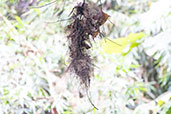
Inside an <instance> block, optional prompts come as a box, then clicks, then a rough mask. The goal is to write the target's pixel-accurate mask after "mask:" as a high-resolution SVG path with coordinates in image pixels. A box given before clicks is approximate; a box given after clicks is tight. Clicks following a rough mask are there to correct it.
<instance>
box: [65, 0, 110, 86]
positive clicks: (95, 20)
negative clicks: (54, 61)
mask: <svg viewBox="0 0 171 114" xmlns="http://www.w3.org/2000/svg"><path fill="white" fill-rule="evenodd" d="M108 17H109V16H108V15H107V14H106V13H104V12H103V11H102V9H101V8H100V7H98V6H97V5H96V4H95V3H85V1H84V2H83V3H79V4H78V5H77V6H75V7H74V8H73V10H72V12H71V18H72V23H71V24H69V25H68V26H67V29H68V31H69V35H68V36H67V38H68V40H69V50H70V59H71V63H70V65H69V67H68V69H69V70H70V71H71V72H73V73H74V74H76V76H77V77H78V78H79V79H80V82H81V84H82V85H84V86H85V87H86V88H88V87H89V86H90V77H91V76H92V75H93V69H94V68H93V63H92V62H93V60H92V58H91V56H90V55H89V48H91V45H90V44H91V39H94V38H95V37H96V36H97V35H98V34H99V33H100V26H101V25H103V24H104V23H105V22H106V20H107V19H108Z"/></svg>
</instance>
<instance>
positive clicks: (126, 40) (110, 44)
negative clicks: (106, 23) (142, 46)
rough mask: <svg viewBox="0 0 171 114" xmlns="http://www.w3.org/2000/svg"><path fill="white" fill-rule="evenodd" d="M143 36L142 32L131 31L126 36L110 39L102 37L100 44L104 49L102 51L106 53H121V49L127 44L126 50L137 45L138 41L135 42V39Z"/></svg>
mask: <svg viewBox="0 0 171 114" xmlns="http://www.w3.org/2000/svg"><path fill="white" fill-rule="evenodd" d="M144 36H145V34H144V33H142V32H141V33H131V34H129V35H128V36H127V37H123V38H117V39H114V40H112V41H110V40H106V39H104V40H102V41H101V45H102V48H103V49H104V52H105V53H107V54H121V53H123V50H124V49H125V48H126V47H127V46H128V44H131V45H130V48H129V50H128V51H130V50H131V49H132V48H134V47H136V46H138V45H139V43H137V42H136V41H137V40H140V39H141V38H143V37H144ZM114 42H115V43H116V44H115V43H114ZM117 44H119V45H117Z"/></svg>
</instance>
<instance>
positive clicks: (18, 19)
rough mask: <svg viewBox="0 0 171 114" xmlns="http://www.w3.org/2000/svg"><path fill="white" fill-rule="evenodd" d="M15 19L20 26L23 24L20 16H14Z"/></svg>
mask: <svg viewBox="0 0 171 114" xmlns="http://www.w3.org/2000/svg"><path fill="white" fill-rule="evenodd" d="M15 19H16V20H17V22H18V23H19V24H20V25H21V26H23V22H22V20H21V18H20V17H18V16H16V17H15Z"/></svg>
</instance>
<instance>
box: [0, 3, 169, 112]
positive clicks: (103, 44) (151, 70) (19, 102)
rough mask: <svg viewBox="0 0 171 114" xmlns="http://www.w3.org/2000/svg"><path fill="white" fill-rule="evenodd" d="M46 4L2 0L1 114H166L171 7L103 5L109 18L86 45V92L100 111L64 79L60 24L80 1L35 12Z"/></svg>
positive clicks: (66, 60) (62, 27) (64, 53)
mask: <svg viewBox="0 0 171 114" xmlns="http://www.w3.org/2000/svg"><path fill="white" fill-rule="evenodd" d="M51 2H52V1H50V0H40V1H39V0H35V1H34V0H19V1H15V0H1V1H0V114H51V113H52V114H57V113H58V114H171V0H101V2H102V8H103V9H104V12H105V13H107V14H109V15H110V18H109V20H108V21H107V22H106V23H105V24H104V25H103V26H102V27H101V31H102V33H103V34H104V35H105V37H104V38H101V37H98V38H96V39H95V40H94V41H93V40H92V48H91V49H90V54H91V56H92V58H93V59H94V65H95V66H94V67H95V71H94V77H92V78H91V86H90V88H89V91H90V98H91V100H92V102H93V103H94V104H95V106H96V107H98V109H99V110H96V109H94V108H93V107H92V105H91V104H90V102H89V101H88V99H87V97H86V95H84V97H83V98H80V97H79V91H80V89H81V87H80V85H79V81H78V80H77V79H76V78H75V77H74V75H73V74H71V73H66V72H65V70H66V69H67V66H68V65H69V52H68V51H69V50H68V47H67V46H68V43H67V38H66V37H67V33H66V32H65V27H66V26H67V25H68V24H69V23H70V20H67V21H60V20H63V19H68V18H69V14H70V12H71V10H72V8H73V7H74V6H75V5H77V4H78V3H79V2H80V1H77V0H56V2H55V3H52V4H50V5H47V6H44V7H41V8H40V7H39V6H42V5H45V4H48V3H51ZM94 2H96V1H94ZM97 4H100V2H98V3H97ZM34 7H39V8H34ZM56 21H58V22H56ZM109 39H110V40H109ZM116 43H117V44H116ZM118 44H119V45H118ZM83 93H84V92H83Z"/></svg>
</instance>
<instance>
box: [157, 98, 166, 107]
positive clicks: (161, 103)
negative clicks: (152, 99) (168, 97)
mask: <svg viewBox="0 0 171 114" xmlns="http://www.w3.org/2000/svg"><path fill="white" fill-rule="evenodd" d="M163 104H165V102H164V101H162V100H159V101H158V103H157V105H158V106H159V107H161V106H162V105H163Z"/></svg>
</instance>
